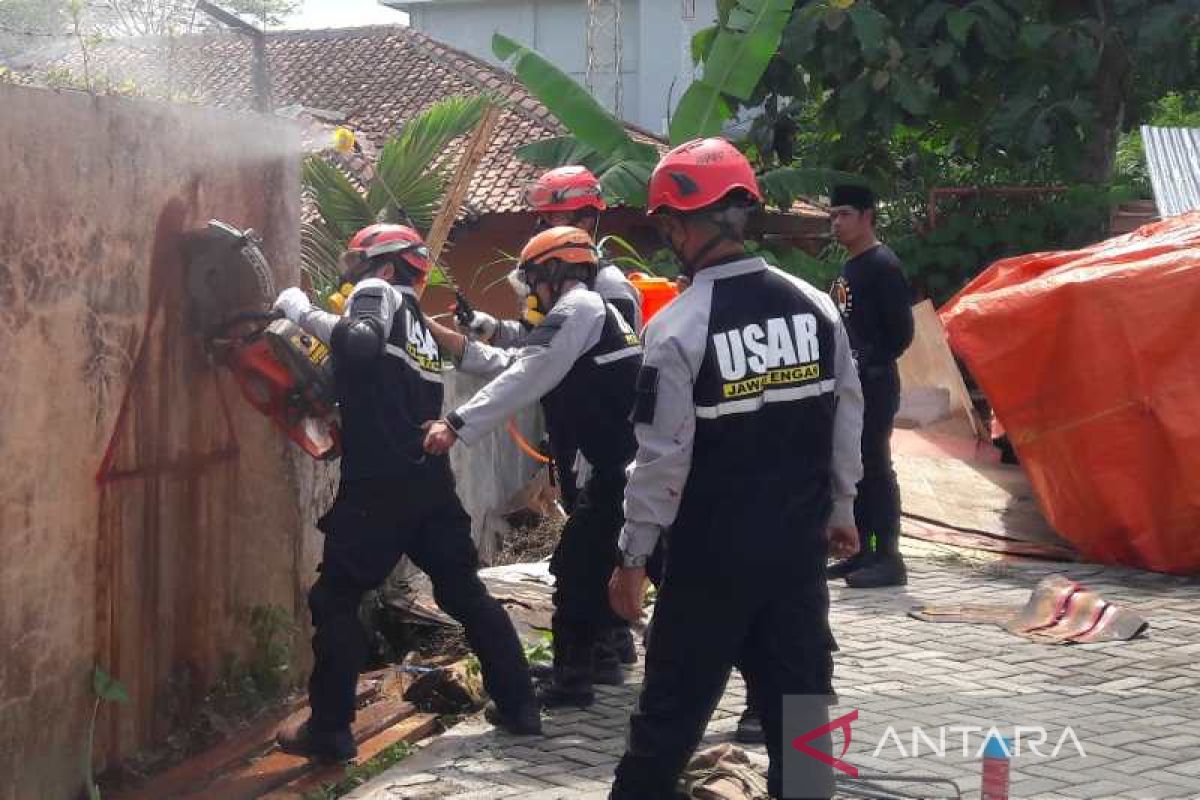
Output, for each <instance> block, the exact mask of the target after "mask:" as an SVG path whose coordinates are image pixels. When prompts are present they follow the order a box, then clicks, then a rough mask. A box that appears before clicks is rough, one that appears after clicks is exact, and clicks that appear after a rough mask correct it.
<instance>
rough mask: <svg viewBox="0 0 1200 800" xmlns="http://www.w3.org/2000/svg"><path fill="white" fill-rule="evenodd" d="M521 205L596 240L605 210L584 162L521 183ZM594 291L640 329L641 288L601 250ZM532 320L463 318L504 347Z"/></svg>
mask: <svg viewBox="0 0 1200 800" xmlns="http://www.w3.org/2000/svg"><path fill="white" fill-rule="evenodd" d="M525 204H526V205H527V206H529V208H530V209H531V210H533V211H534V212H536V213H537V217H538V220H537V227H538V232H540V231H542V230H545V229H547V228H554V227H559V226H562V225H570V226H571V227H574V228H579V229H580V230H583V231H586V232H587V233H588V235H590V236H591V237H592V241H597V237H598V235H599V231H600V215H601V214H602V213H603V212H604V211H605V210H606V209H607V205H606V204H605V202H604V192H603V190H602V189H601V188H600V181H599V180H597V179H596V176H595V175H593V174H592V172H591V170H589V169H588V168H587V167H581V166H578V165H572V166H566V167H555V168H554V169H552V170H550V171H549V172H546V173H544V174H543V175H542V176H541V177H539V178H538V179H537V180H536V181H534V182H533V183H532V184H530V185H529V186H528V187H527V188H526V190H525ZM513 288H514V289H515V290H516V291H517V292H518V295H519V296H521V301H522V302H524V301H525V296H524V288H523V286H522V285H521V284H520V282H519V281H518V282H516V283H515V285H514V287H513ZM595 291H596V293H597V294H599V295H600V296H601V297H602V298H604V300H606V301H607V302H609V303H612V305H613V306H614V307H615V308H616V309H617V311H619V312H621V316H622V317H624V318H625V321H626V322H628V323H629V324H630V326H632V327H633V329H634V330H635V331H641V329H642V295H641V292H639V291H638V289H637V287H636V286H634V285H633V284H632V283H630V282H629V279H628V278H627V277H625V273H624V272H622V271H621V268H620V267H618V266H617V265H616V264H613V263H612V262H611V261H608V260H606V259H604V257H603V254H601V261H600V268H599V270H598V271H597V273H596V285H595ZM533 324H534V323H533V322H532V321H530V320H528V319H522V320H504V321H499V320H497V319H496V318H495V317H493V316H492V315H490V314H487V313H485V312H482V311H476V312H474V314H473V316H472V318H471V320H470V321H469V322H468V329H469V330H470V332H471V333H472V335H474V336H476V337H477V338H480V339H483V340H484V341H485V342H487V343H488V344H493V345H495V346H497V347H509V346H513V345H516V344H518V343H519V342H520V340H521V338H522V337H523V336H524V335H525V333H526V332H528V330H529V329H530V328H531V327H532V325H533ZM568 466H570V465H569V464H568Z"/></svg>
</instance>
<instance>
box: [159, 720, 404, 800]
mask: <svg viewBox="0 0 1200 800" xmlns="http://www.w3.org/2000/svg"><path fill="white" fill-rule="evenodd" d="M414 713H416V707H415V706H413V705H412V703H406V702H404V701H403V700H383V701H380V702H378V703H375V704H373V705H370V706H367V707H366V708H365V709H363V710H362V711H360V712H359V713H358V719H356V720H355V721H354V728H353V730H354V741H356V742H363V741H366V740H367V739H369V738H371V737H372V736H375V735H377V734H378V733H379V732H380V731H383V730H385V729H387V728H390V727H391V726H393V725H395V724H396V723H397V722H400V721H401V720H403V719H407V718H408V717H411V716H412V715H413V714H414ZM318 767H319V765H318V764H316V763H315V762H312V761H309V760H308V759H305V758H300V757H298V756H290V755H288V754H286V753H282V752H280V751H278V750H275V751H272V752H271V753H270V754H268V755H267V756H265V757H264V758H261V759H259V760H257V761H255V762H253V763H251V764H248V765H246V766H244V767H241V768H239V769H235V770H233V771H232V772H230V773H228V774H226V775H223V776H221V777H219V778H218V779H217V780H216V781H214V782H213V783H212V784H211V785H209V786H207V787H205V788H204V789H202V790H200V791H198V792H193V793H191V794H184V795H180V796H182V797H187V798H191V800H254V798H257V797H260V796H261V795H264V794H266V793H267V792H269V791H271V790H273V789H277V788H279V787H280V786H283V785H285V784H287V783H289V782H290V781H293V780H295V779H296V778H299V777H300V776H302V775H305V774H307V773H309V772H312V771H313V770H316V769H318Z"/></svg>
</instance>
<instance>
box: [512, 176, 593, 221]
mask: <svg viewBox="0 0 1200 800" xmlns="http://www.w3.org/2000/svg"><path fill="white" fill-rule="evenodd" d="M525 202H526V203H527V204H528V205H529V207H530V208H532V209H533V210H534V211H539V212H542V213H548V212H551V211H578V210H579V209H581V208H594V209H596V210H597V211H603V210H604V209H605V208H606V207H607V206H605V205H604V193H603V192H602V191H601V189H600V181H598V180H596V176H595V175H593V174H592V171H591V170H589V169H588V168H587V167H580V166H570V167H556V168H554V169H552V170H550V171H549V172H547V173H546V174H544V175H542V177H540V178H538V179H537V180H536V181H534V182H533V183H531V184H529V186H528V187H526V189H525Z"/></svg>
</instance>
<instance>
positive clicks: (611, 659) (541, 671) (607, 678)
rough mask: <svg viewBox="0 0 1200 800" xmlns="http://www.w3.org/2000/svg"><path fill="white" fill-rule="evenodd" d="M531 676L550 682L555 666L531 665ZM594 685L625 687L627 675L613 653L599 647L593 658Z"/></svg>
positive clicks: (537, 679)
mask: <svg viewBox="0 0 1200 800" xmlns="http://www.w3.org/2000/svg"><path fill="white" fill-rule="evenodd" d="M529 675H530V677H532V678H533V679H534V680H536V681H549V680H552V679H553V678H554V665H553V664H530V665H529ZM592 683H598V684H600V685H601V686H624V685H625V673H624V672H622V671H621V663H620V661H618V660H617V658H616V656H615V655H614V654H613V653H612V652H611V651H606V650H604V649H603V648H602V647H601V646H599V645H597V647H596V652H595V654H594V656H593V658H592Z"/></svg>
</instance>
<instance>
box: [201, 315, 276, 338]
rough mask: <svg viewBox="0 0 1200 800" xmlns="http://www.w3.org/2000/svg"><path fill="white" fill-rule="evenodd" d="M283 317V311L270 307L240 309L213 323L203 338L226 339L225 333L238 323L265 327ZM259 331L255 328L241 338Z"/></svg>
mask: <svg viewBox="0 0 1200 800" xmlns="http://www.w3.org/2000/svg"><path fill="white" fill-rule="evenodd" d="M283 318H284V313H283V312H282V311H279V310H278V309H271V310H270V311H242V312H239V313H237V314H234V315H233V316H232V317H229V318H228V319H224V320H221V321H220V322H219V323H217V324H216V325H214V326H213V327H212V328H210V329H209V332H208V335H207V336H206V337H205V338H206V339H207V340H208V341H210V342H211V341H214V340H219V339H227V338H228V336H227V334H228V333H229V331H231V330H233V329H235V328H237V326H239V325H247V324H252V323H260V324H261V325H262V327H264V328H265V327H266V326H267V325H269V324H270V323H272V322H274V321H275V320H277V319H283ZM259 333H261V330H256V331H253V332H251V333H249V334H246V335H245V336H243V337H241V338H243V339H252V338H254V337H255V336H257V335H258V334H259Z"/></svg>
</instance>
